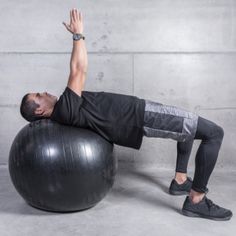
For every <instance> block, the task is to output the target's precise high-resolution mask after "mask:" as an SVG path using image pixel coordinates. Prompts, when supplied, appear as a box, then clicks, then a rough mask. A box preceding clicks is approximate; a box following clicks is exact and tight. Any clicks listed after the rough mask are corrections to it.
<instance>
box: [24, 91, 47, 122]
mask: <svg viewBox="0 0 236 236" xmlns="http://www.w3.org/2000/svg"><path fill="white" fill-rule="evenodd" d="M28 96H29V93H27V94H25V96H24V97H23V98H22V101H21V105H20V113H21V115H22V116H23V117H24V118H25V119H26V120H27V121H29V122H32V121H36V120H40V119H42V118H43V117H40V116H38V115H36V114H35V110H36V108H38V107H39V104H37V103H36V102H35V101H34V100H31V99H29V97H28Z"/></svg>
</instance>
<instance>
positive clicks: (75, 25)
mask: <svg viewBox="0 0 236 236" xmlns="http://www.w3.org/2000/svg"><path fill="white" fill-rule="evenodd" d="M63 25H65V27H66V29H67V30H68V31H70V32H71V33H72V34H83V30H84V26H83V17H82V13H81V12H79V11H78V10H77V9H76V8H74V9H72V10H71V11H70V24H66V23H65V22H63Z"/></svg>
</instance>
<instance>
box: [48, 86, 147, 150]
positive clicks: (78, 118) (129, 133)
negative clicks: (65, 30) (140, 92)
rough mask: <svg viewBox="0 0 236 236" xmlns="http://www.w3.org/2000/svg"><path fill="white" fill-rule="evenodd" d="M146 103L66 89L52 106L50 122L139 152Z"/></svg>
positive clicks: (121, 97)
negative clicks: (89, 131) (72, 127)
mask: <svg viewBox="0 0 236 236" xmlns="http://www.w3.org/2000/svg"><path fill="white" fill-rule="evenodd" d="M144 109H145V100H144V99H140V98H138V97H136V96H130V95H123V94H117V93H108V92H92V91H82V93H81V96H79V95H78V94H76V93H75V92H74V91H73V90H71V89H70V88H69V87H66V89H65V91H64V92H63V94H62V95H61V96H60V98H59V99H58V101H57V103H56V104H55V107H54V110H53V112H52V115H51V117H50V118H51V119H52V120H54V121H57V122H59V123H62V124H65V125H73V126H76V127H81V128H88V129H91V130H93V131H95V132H97V133H98V134H100V135H101V136H103V137H104V138H105V139H107V140H108V141H110V142H112V143H115V144H117V145H121V146H126V147H132V148H135V149H139V148H140V146H141V143H142V139H143V122H144Z"/></svg>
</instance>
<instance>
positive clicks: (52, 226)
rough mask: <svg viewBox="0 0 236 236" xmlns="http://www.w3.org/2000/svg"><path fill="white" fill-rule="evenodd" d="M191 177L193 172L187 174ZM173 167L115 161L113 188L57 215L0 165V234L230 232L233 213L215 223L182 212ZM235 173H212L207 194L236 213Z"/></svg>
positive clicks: (227, 235)
mask: <svg viewBox="0 0 236 236" xmlns="http://www.w3.org/2000/svg"><path fill="white" fill-rule="evenodd" d="M189 175H190V176H192V172H189ZM172 177H173V171H172V170H169V169H160V168H157V167H156V166H154V167H153V168H143V169H138V168H135V167H134V166H133V165H127V164H121V163H119V166H118V172H117V176H116V180H115V183H114V186H113V188H112V190H111V191H110V192H109V193H108V194H107V196H106V197H105V198H104V199H103V200H102V201H101V202H99V203H98V204H97V205H96V206H95V207H93V208H91V209H89V210H87V211H82V212H76V213H68V214H59V213H50V212H45V211H42V210H38V209H35V208H33V207H31V206H29V205H27V204H26V203H25V201H24V200H23V199H22V198H21V196H20V195H19V194H18V193H17V192H16V190H15V188H14V187H13V185H12V183H11V180H10V176H9V173H8V169H7V167H6V166H5V167H1V168H0V219H1V220H0V235H1V236H18V235H19V236H20V235H21V236H22V235H24V236H31V235H35V236H37V235H39V236H41V235H45V236H51V235H61V236H64V235H65V236H74V235H79V236H124V235H125V236H126V235H128V236H143V235H149V236H154V235H155V236H156V235H165V236H174V235H182V236H188V235H191V236H198V235H202V236H211V235H212V236H213V235H214V236H232V235H235V231H236V220H235V216H233V217H232V218H231V220H230V221H225V222H219V221H212V220H206V219H201V218H190V217H186V216H183V215H182V214H181V208H182V204H183V201H184V199H185V196H171V195H169V194H168V192H167V191H168V187H169V183H170V181H171V179H172ZM235 178H236V172H235V171H234V172H227V174H225V172H222V171H218V172H214V173H213V175H212V178H211V179H210V182H209V185H208V187H209V193H208V197H209V198H210V199H212V200H213V201H214V202H215V203H217V204H219V205H222V206H224V207H226V208H229V209H231V210H232V211H233V213H235V212H236V202H235V195H236V190H235Z"/></svg>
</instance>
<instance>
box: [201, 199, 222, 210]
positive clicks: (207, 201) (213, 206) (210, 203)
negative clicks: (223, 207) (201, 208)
mask: <svg viewBox="0 0 236 236" xmlns="http://www.w3.org/2000/svg"><path fill="white" fill-rule="evenodd" d="M205 201H206V203H207V205H208V207H209V208H215V209H219V208H220V207H219V206H218V205H216V204H215V203H213V201H212V200H210V199H209V198H207V197H206V198H205Z"/></svg>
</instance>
